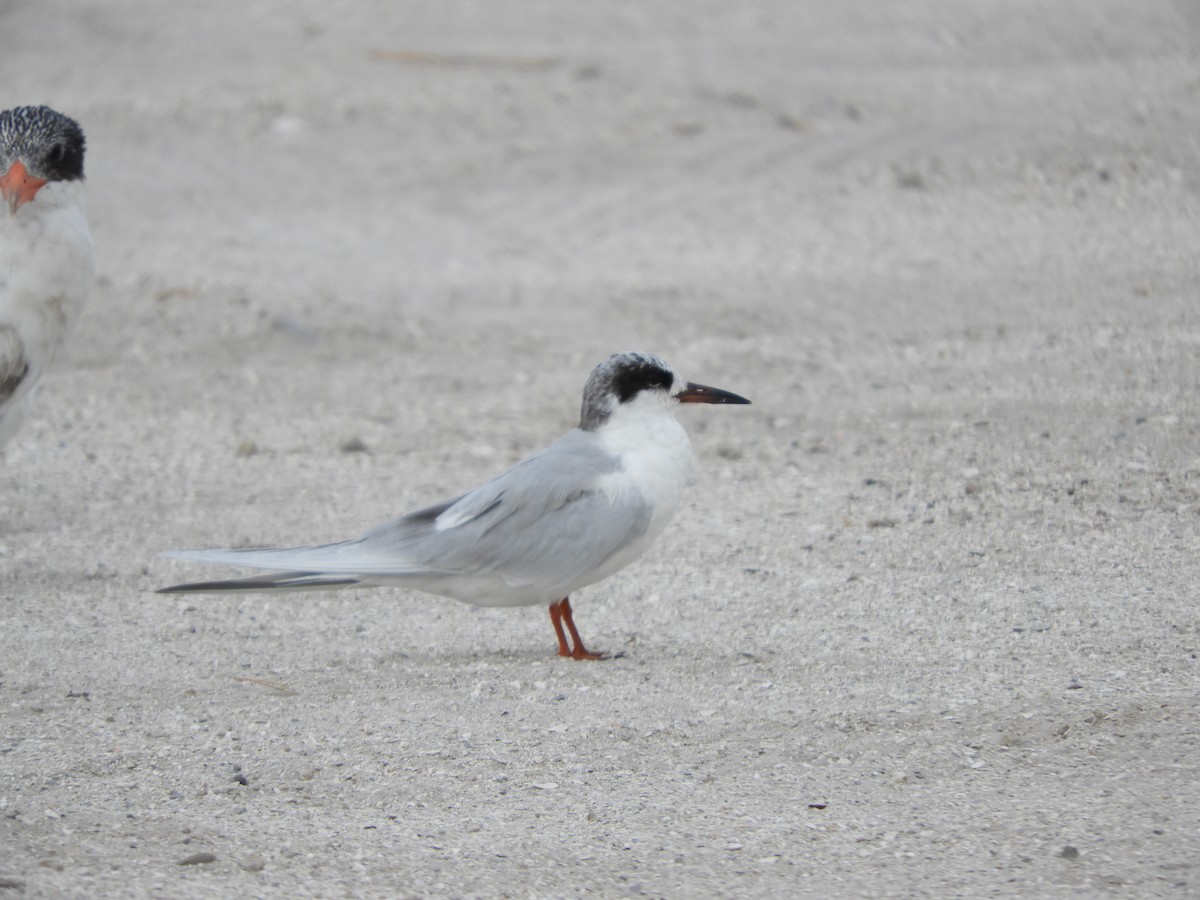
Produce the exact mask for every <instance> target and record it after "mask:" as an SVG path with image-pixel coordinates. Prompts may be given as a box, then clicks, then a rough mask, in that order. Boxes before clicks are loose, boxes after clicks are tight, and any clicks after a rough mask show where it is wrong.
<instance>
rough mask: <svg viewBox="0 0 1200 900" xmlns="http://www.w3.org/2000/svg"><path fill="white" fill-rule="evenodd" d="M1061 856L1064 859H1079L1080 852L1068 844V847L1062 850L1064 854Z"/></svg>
mask: <svg viewBox="0 0 1200 900" xmlns="http://www.w3.org/2000/svg"><path fill="white" fill-rule="evenodd" d="M1059 855H1060V856H1061V857H1062V858H1063V859H1079V850H1078V849H1076V848H1075V847H1072V846H1071V845H1070V844H1067V846H1065V847H1063V848H1062V853H1060V854H1059Z"/></svg>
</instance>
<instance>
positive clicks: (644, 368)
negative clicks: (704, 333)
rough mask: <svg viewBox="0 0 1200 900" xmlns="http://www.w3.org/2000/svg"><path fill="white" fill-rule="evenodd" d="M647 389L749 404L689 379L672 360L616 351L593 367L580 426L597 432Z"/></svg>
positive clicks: (683, 398) (684, 399) (686, 398)
mask: <svg viewBox="0 0 1200 900" xmlns="http://www.w3.org/2000/svg"><path fill="white" fill-rule="evenodd" d="M643 391H660V392H662V394H663V395H664V396H666V395H670V396H673V397H674V398H675V399H676V400H678V401H679V402H681V403H749V402H750V401H749V400H746V399H745V398H743V397H739V396H738V395H737V394H731V393H729V392H728V391H722V390H719V389H717V388H710V387H705V386H704V385H701V384H692V383H691V382H690V381H685V380H684V378H683V376H682V375H680V374H679V373H678V372H676V371H675V369H673V368H672V367H671V365H670V364H669V363H667V362H666V361H665V360H663V359H660V358H659V357H657V356H655V355H654V354H652V353H636V352H632V351H627V352H625V353H614V354H613V355H612V356H610V357H609V358H608V359H606V360H605V361H604V362H602V363H600V365H598V366H596V368H595V369H593V370H592V374H591V376H590V377H589V378H588V380H587V384H586V385H584V387H583V408H582V411H581V412H580V415H579V427H580V428H582V429H583V430H584V431H595V430H596V429H597V428H599V427H600V426H602V425H603V424H604V423H605V422H607V421H608V418H609V416H611V415H612V412H613V410H615V409H616V408H617V407H618V406H620V405H621V404H623V403H629V402H631V401H632V400H633V399H634V398H636V397H637V396H638V395H639V394H641V393H642V392H643Z"/></svg>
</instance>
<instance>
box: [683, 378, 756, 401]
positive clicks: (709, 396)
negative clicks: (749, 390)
mask: <svg viewBox="0 0 1200 900" xmlns="http://www.w3.org/2000/svg"><path fill="white" fill-rule="evenodd" d="M675 399H676V400H678V401H679V402H680V403H749V402H750V401H749V400H747V399H746V398H745V397H739V396H738V395H737V394H731V393H730V392H729V391H723V390H721V389H720V388H715V387H708V385H704V384H693V383H692V382H690V381H689V382H688V384H687V387H685V388H684V389H683V390H682V391H680V392H679V393H678V394H676V395H675Z"/></svg>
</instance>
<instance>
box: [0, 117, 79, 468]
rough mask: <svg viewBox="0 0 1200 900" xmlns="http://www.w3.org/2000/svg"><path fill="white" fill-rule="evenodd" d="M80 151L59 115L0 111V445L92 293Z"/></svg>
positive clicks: (70, 126)
mask: <svg viewBox="0 0 1200 900" xmlns="http://www.w3.org/2000/svg"><path fill="white" fill-rule="evenodd" d="M83 151H84V137H83V130H82V129H81V128H80V127H79V124H78V123H77V122H76V121H75V120H74V119H71V118H68V117H67V116H64V115H63V114H62V113H58V112H55V111H54V110H52V109H50V108H49V107H46V106H19V107H17V108H15V109H6V110H4V111H3V112H0V173H3V174H2V175H0V196H3V199H4V209H3V210H0V446H2V445H3V444H4V443H5V442H6V441H7V440H8V439H9V438H10V437H12V435H13V434H14V433H15V432H16V430H17V428H18V426H19V425H20V422H21V419H22V417H23V416H22V413H23V411H24V407H25V404H26V402H27V398H28V396H29V393H30V391H31V390H32V389H33V386H34V385H35V384H36V383H37V381H38V379H39V378H40V377H41V375H42V373H43V372H44V371H45V369H46V367H47V366H48V365H50V363H51V362H53V360H54V357H55V356H57V355H58V351H59V349H60V348H61V347H62V345H63V342H64V341H65V340H66V339H67V336H68V334H69V333H70V332H71V330H72V328H73V327H74V325H75V321H76V319H78V318H79V312H80V310H81V309H82V308H83V305H84V303H85V302H86V300H87V297H88V294H89V293H90V291H91V287H92V279H93V261H92V236H91V232H90V231H89V229H88V224H87V218H86V216H85V215H84V207H83Z"/></svg>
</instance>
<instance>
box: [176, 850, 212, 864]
mask: <svg viewBox="0 0 1200 900" xmlns="http://www.w3.org/2000/svg"><path fill="white" fill-rule="evenodd" d="M216 861H217V857H216V855H215V854H213V853H193V854H192V855H191V856H185V857H184V858H183V859H181V860H180V861H179V862H177V863H176V864H175V865H177V866H200V865H204V864H205V863H212V862H216Z"/></svg>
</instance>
